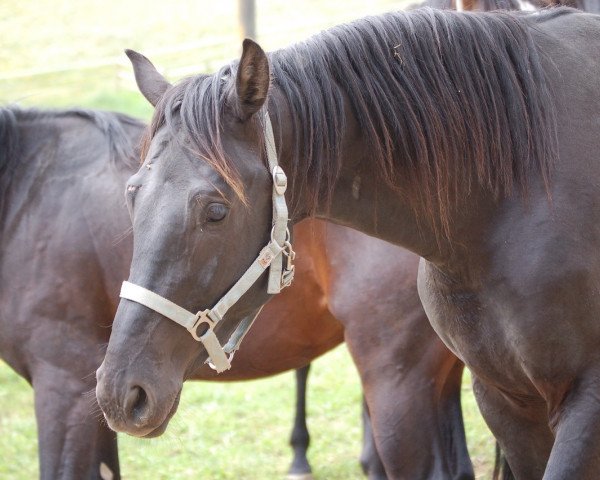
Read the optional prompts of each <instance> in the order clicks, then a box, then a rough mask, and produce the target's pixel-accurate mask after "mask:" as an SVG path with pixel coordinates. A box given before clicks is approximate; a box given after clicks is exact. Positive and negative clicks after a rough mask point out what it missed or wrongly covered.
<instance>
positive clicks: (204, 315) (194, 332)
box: [188, 309, 215, 341]
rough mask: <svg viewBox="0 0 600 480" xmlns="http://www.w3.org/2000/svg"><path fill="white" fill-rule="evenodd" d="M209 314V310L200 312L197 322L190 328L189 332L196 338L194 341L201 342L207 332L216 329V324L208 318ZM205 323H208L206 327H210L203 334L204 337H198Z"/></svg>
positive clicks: (197, 315)
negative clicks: (201, 326) (199, 330)
mask: <svg viewBox="0 0 600 480" xmlns="http://www.w3.org/2000/svg"><path fill="white" fill-rule="evenodd" d="M209 312H210V310H208V309H207V310H202V311H201V312H198V313H197V314H196V321H195V322H194V325H192V326H191V327H190V328H188V331H189V332H190V333H191V334H192V337H194V339H195V340H197V341H200V337H201V336H202V335H204V334H205V333H206V332H208V330H213V329H214V328H215V322H213V321H212V320H211V319H210V317H209V316H208V314H209ZM203 323H206V325H208V329H207V330H206V331H205V332H203V333H202V335H198V328H200V325H202V324H203Z"/></svg>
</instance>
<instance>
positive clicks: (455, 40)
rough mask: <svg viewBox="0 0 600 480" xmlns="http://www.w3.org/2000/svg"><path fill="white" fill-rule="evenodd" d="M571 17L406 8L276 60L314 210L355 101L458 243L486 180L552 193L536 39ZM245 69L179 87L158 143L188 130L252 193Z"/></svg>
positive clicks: (169, 98)
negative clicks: (224, 136)
mask: <svg viewBox="0 0 600 480" xmlns="http://www.w3.org/2000/svg"><path fill="white" fill-rule="evenodd" d="M569 11H570V10H563V9H558V10H553V11H550V12H544V13H541V14H537V15H535V16H530V15H525V14H522V13H521V14H514V13H509V12H494V13H478V14H472V13H457V12H452V11H441V10H434V9H430V8H424V9H419V10H415V11H412V12H393V13H388V14H385V15H381V16H376V17H367V18H364V19H361V20H357V21H355V22H352V23H348V24H345V25H340V26H337V27H334V28H332V29H329V30H326V31H324V32H322V33H320V34H318V35H316V36H314V37H311V38H309V39H308V40H306V41H305V42H302V43H298V44H296V45H293V46H290V47H287V48H285V49H282V50H279V51H276V52H274V53H271V54H270V65H271V72H272V81H273V85H274V86H275V87H276V88H277V89H278V90H279V91H280V92H281V93H282V94H283V96H284V97H285V99H286V100H287V107H288V110H289V112H290V114H291V117H292V118H291V122H292V125H291V129H292V131H293V132H297V135H296V136H295V143H294V145H293V152H294V154H293V155H294V158H293V161H292V170H293V171H292V172H291V175H290V177H291V179H292V181H293V183H294V184H293V187H294V189H296V191H300V192H304V193H306V195H304V198H308V199H309V203H310V205H309V208H310V210H311V211H312V212H314V211H315V209H316V208H317V206H318V205H319V203H320V201H321V200H322V199H323V198H324V197H326V198H329V197H330V194H331V191H332V189H333V186H334V185H335V182H336V179H337V176H338V173H339V171H340V167H341V163H342V147H341V145H342V139H343V132H344V128H345V125H346V120H345V116H344V115H345V113H344V105H345V102H349V103H350V105H351V107H352V110H353V113H354V115H355V117H356V119H357V121H358V124H359V126H360V129H361V133H362V136H363V140H364V142H365V145H366V146H367V149H368V151H369V152H371V153H372V155H371V156H370V158H371V160H370V161H372V162H373V163H374V165H375V168H376V169H377V170H378V172H379V174H380V178H381V179H382V180H383V181H384V182H385V183H386V184H387V185H389V186H390V187H392V188H394V189H396V190H399V193H402V194H405V195H406V198H408V199H411V200H412V204H413V207H414V208H415V209H416V210H419V211H421V212H422V213H423V214H426V215H427V216H428V217H429V218H430V219H431V221H432V223H433V224H434V225H435V226H436V228H439V230H438V233H443V234H446V235H449V234H450V226H449V224H448V217H449V213H450V210H451V208H452V207H453V205H454V203H453V202H454V201H455V199H456V198H457V197H458V196H459V195H460V194H465V193H468V192H469V191H470V189H471V188H472V186H473V182H477V183H478V184H479V185H481V186H482V187H484V188H486V189H488V190H489V191H490V192H491V193H492V194H493V195H494V197H495V198H500V197H502V196H506V195H510V194H511V193H512V192H513V191H515V190H519V191H520V192H521V193H522V194H523V195H526V194H527V185H528V180H529V179H530V177H531V176H532V175H541V177H542V179H543V181H544V183H545V184H546V186H548V182H549V179H550V172H551V169H552V165H553V163H554V161H555V159H556V157H557V146H556V126H555V113H554V105H553V102H552V98H551V94H550V92H549V87H548V84H547V81H546V77H545V73H544V70H543V69H542V65H541V59H540V54H539V52H538V51H537V48H536V46H535V45H534V43H533V40H532V36H531V34H530V31H529V29H530V28H531V26H532V25H531V24H534V23H536V22H540V21H544V19H548V18H552V17H554V16H556V15H562V14H565V13H568V12H569ZM236 69H237V62H233V63H231V64H229V65H227V66H225V67H223V68H221V69H220V70H219V71H218V72H217V73H216V74H214V75H211V76H206V75H200V76H196V77H192V78H188V79H185V80H183V81H182V82H180V83H179V84H177V85H176V86H175V87H173V88H172V89H171V90H170V91H168V92H167V94H166V95H165V96H164V98H163V99H162V100H161V102H159V104H158V105H157V107H156V110H155V115H154V118H153V121H152V124H151V127H150V130H149V133H148V138H147V141H146V144H148V143H149V140H151V138H152V136H153V135H154V134H155V133H156V131H157V130H158V128H160V127H161V126H162V125H165V124H166V125H167V126H168V127H169V128H171V129H173V131H175V130H176V129H177V128H183V129H184V133H185V135H186V136H187V137H189V140H190V141H191V142H192V144H193V148H194V150H196V152H197V153H198V155H200V156H201V157H203V158H204V159H205V160H206V161H208V162H209V163H210V164H211V166H213V167H214V168H215V169H216V170H217V171H218V172H219V173H220V174H221V175H223V177H224V179H225V180H226V181H227V182H228V183H229V185H230V186H232V188H233V189H234V191H235V192H236V193H238V195H240V196H241V197H243V184H242V182H241V179H240V178H239V174H238V172H237V170H236V169H235V166H234V164H233V162H232V161H231V159H228V158H227V156H226V155H225V153H224V151H223V147H222V143H221V141H220V132H221V130H222V125H223V115H224V112H225V111H226V108H227V104H228V101H229V98H232V91H233V89H234V88H235V75H236ZM177 113H180V118H181V122H177V121H175V118H176V116H177ZM269 113H270V114H271V115H272V116H273V117H274V119H275V122H276V123H277V122H278V121H279V120H280V118H281V116H282V112H281V111H280V107H279V106H278V105H276V104H275V102H273V101H272V102H270V105H269ZM400 184H402V185H404V190H403V191H400V189H399V187H398V185H400ZM302 196H303V195H298V196H297V197H298V198H301V197H302ZM436 219H437V220H436Z"/></svg>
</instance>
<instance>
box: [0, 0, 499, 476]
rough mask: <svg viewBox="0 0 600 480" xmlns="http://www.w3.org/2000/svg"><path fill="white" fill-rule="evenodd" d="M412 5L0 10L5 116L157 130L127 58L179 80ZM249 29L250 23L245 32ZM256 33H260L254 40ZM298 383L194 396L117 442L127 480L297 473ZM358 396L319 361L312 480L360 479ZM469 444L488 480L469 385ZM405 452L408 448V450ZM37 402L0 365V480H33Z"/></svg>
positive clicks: (314, 2)
mask: <svg viewBox="0 0 600 480" xmlns="http://www.w3.org/2000/svg"><path fill="white" fill-rule="evenodd" d="M410 3H413V2H412V0H408V1H407V0H397V1H390V0H372V1H368V0H345V1H333V0H320V1H319V0H296V1H294V2H284V1H275V0H256V4H255V9H254V15H249V16H248V15H246V16H244V15H240V10H241V9H240V3H239V2H238V1H237V0H222V1H208V0H195V1H194V0H178V1H176V2H165V1H163V2H157V1H149V0H97V1H90V0H80V1H66V0H21V1H19V2H16V1H10V0H3V1H0V103H2V104H19V105H21V106H37V107H68V106H83V107H90V108H100V109H106V110H117V111H121V112H125V113H128V114H130V115H133V116H137V117H139V118H142V119H145V120H147V119H149V117H150V115H151V113H152V110H151V108H150V107H149V105H148V104H147V102H146V101H145V100H144V99H143V97H142V96H141V95H140V94H139V93H138V91H137V89H136V87H135V82H134V79H133V74H132V71H131V68H130V65H129V62H128V60H127V58H126V56H125V55H124V53H123V50H124V49H125V48H133V49H134V50H138V51H140V52H142V53H144V54H145V55H146V56H147V57H149V58H150V59H151V60H152V61H153V62H154V64H155V65H156V66H157V67H158V68H159V70H161V72H162V73H164V74H165V75H166V76H167V77H168V78H169V79H170V80H171V81H175V80H177V79H178V78H181V77H184V76H187V75H192V74H196V73H203V72H204V73H208V72H211V71H213V70H215V69H216V68H217V67H218V66H220V65H222V64H223V63H225V62H227V61H229V60H231V59H232V58H235V57H237V56H238V55H239V53H240V50H241V49H240V46H241V39H242V38H243V36H244V32H250V33H251V32H252V29H253V28H254V32H255V34H254V37H255V38H256V39H257V40H258V41H259V43H261V45H262V46H263V47H264V48H265V49H267V50H273V49H277V48H282V47H285V46H286V45H288V44H290V43H292V42H295V41H299V40H302V39H303V38H305V37H307V36H310V35H312V34H314V33H317V32H319V31H320V30H322V29H325V28H327V27H330V26H333V25H336V24H338V23H342V22H345V21H349V20H353V19H356V18H359V17H362V16H365V15H369V14H377V13H381V12H384V11H389V10H395V9H401V8H404V7H406V6H407V5H408V4H410ZM241 18H245V20H243V21H242V20H240V19H241ZM253 25H254V27H253ZM294 389H295V381H294V378H293V373H288V374H285V375H281V376H279V377H276V378H272V379H268V380H262V381H255V382H249V383H238V384H208V383H202V384H199V383H192V384H186V387H185V388H184V393H183V397H182V401H181V406H180V408H179V411H178V413H177V415H176V416H175V417H174V418H173V420H172V422H171V425H170V426H169V429H168V430H167V432H166V434H165V435H163V436H162V437H160V438H158V439H154V440H138V439H134V438H131V437H126V436H121V437H120V438H119V442H120V457H121V471H122V474H123V477H124V478H126V479H149V478H153V479H156V478H161V479H184V478H202V479H211V480H213V479H215V480H216V479H261V480H262V479H281V478H284V476H285V472H286V471H287V467H288V463H289V461H290V460H291V453H290V449H289V448H288V444H287V442H288V437H289V432H290V430H291V426H292V419H293V413H294V412H293V406H294V398H295V397H294V395H295V391H294ZM360 403H361V393H360V387H359V383H358V378H357V375H356V371H355V369H354V366H353V364H352V362H351V360H350V358H349V355H348V353H347V352H346V349H345V347H343V346H342V347H340V348H338V349H336V350H334V351H333V352H331V353H329V354H327V355H325V356H324V357H322V358H321V359H319V360H318V361H317V362H315V364H314V366H313V369H312V372H311V376H310V377H309V390H308V424H309V429H310V431H311V435H312V443H311V448H310V450H309V460H310V461H311V463H312V466H313V470H314V474H315V478H317V479H323V480H325V479H327V480H329V479H339V480H342V479H343V480H349V479H362V478H364V477H363V475H362V473H361V471H360V467H359V464H358V455H359V452H360V446H361V444H360V442H361V426H360ZM463 404H464V407H463V409H464V413H465V422H466V428H467V437H468V442H469V449H470V453H471V457H472V460H473V462H474V464H475V468H476V471H477V474H478V477H479V478H490V476H491V471H492V465H493V456H494V444H493V441H492V439H491V436H490V434H489V432H488V431H487V429H486V427H485V425H484V423H483V421H482V420H481V418H480V416H479V414H478V412H477V408H476V406H475V402H474V400H473V397H472V395H471V392H470V379H469V378H468V375H466V378H465V381H464V385H463ZM407 442H410V439H407ZM37 468H38V467H37V439H36V427H35V417H34V411H33V395H32V390H31V388H30V387H29V385H28V384H27V383H26V382H25V381H24V380H23V379H22V378H21V377H18V376H17V375H16V374H15V373H13V372H12V371H11V370H10V369H9V368H8V367H7V366H6V365H5V364H3V363H2V362H1V361H0V478H3V479H4V478H6V479H32V478H36V477H37V475H38V470H37Z"/></svg>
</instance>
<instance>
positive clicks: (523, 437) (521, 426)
mask: <svg viewBox="0 0 600 480" xmlns="http://www.w3.org/2000/svg"><path fill="white" fill-rule="evenodd" d="M473 394H474V395H475V399H476V400H477V404H478V406H479V410H480V411H481V414H482V415H483V418H484V419H485V421H486V423H487V424H488V426H489V427H490V430H491V431H492V432H493V433H494V436H495V437H496V439H497V441H498V443H499V444H500V447H501V448H502V451H503V452H504V455H505V457H506V461H507V462H508V464H509V466H510V470H511V471H512V473H513V475H514V477H515V478H516V479H518V480H521V479H523V480H536V479H541V478H542V476H543V475H544V469H545V467H546V462H547V461H548V456H549V455H550V450H551V448H552V443H553V442H554V438H553V435H552V432H551V431H550V428H549V427H548V414H547V409H546V403H545V402H544V401H543V400H540V401H539V402H538V403H537V405H535V406H533V407H532V406H531V405H532V404H531V403H530V402H527V405H526V404H525V402H519V401H518V400H514V399H510V398H508V397H507V396H506V395H503V394H502V393H501V392H499V391H498V390H497V389H495V388H494V387H490V386H488V385H486V384H485V383H483V382H482V381H480V380H479V379H478V378H477V377H476V375H475V374H473ZM561 478H565V479H566V478H580V477H561Z"/></svg>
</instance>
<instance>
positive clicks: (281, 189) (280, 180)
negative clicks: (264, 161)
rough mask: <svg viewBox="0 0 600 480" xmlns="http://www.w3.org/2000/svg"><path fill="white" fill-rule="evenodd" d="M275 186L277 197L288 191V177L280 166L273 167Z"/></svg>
mask: <svg viewBox="0 0 600 480" xmlns="http://www.w3.org/2000/svg"><path fill="white" fill-rule="evenodd" d="M273 186H274V188H275V192H277V195H283V194H284V193H285V191H286V189H287V176H286V175H285V172H284V171H283V168H281V167H280V166H279V165H275V166H274V167H273Z"/></svg>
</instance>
